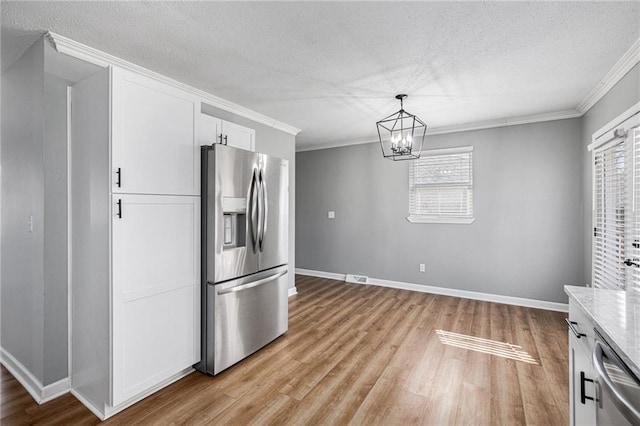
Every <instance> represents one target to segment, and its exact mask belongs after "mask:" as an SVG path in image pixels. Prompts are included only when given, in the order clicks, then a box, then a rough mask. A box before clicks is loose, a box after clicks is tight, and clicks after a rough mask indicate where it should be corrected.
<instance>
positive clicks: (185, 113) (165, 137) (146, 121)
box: [111, 68, 200, 195]
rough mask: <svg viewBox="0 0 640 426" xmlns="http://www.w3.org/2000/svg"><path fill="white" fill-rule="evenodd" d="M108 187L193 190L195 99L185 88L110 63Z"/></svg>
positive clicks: (197, 154) (191, 192)
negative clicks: (110, 185)
mask: <svg viewBox="0 0 640 426" xmlns="http://www.w3.org/2000/svg"><path fill="white" fill-rule="evenodd" d="M112 79H113V80H112V108H111V113H112V132H113V134H112V164H111V167H112V190H113V192H115V193H136V194H167V195H198V193H199V190H200V189H199V188H200V184H199V176H198V173H199V167H198V165H199V159H200V148H199V145H200V144H199V143H198V142H197V140H196V136H195V130H194V129H195V124H196V119H197V115H199V114H200V112H199V109H200V103H199V102H198V101H197V99H196V98H195V97H194V96H192V95H190V94H189V93H186V92H183V91H181V90H178V89H176V88H174V87H171V86H169V85H167V84H164V83H161V82H159V81H155V80H152V79H150V78H147V77H144V76H141V75H137V74H134V73H132V72H128V71H124V70H122V69H118V68H114V69H113V74H112Z"/></svg>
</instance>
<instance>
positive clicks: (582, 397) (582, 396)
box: [580, 371, 593, 404]
mask: <svg viewBox="0 0 640 426" xmlns="http://www.w3.org/2000/svg"><path fill="white" fill-rule="evenodd" d="M584 382H589V383H593V379H587V378H586V377H584V371H581V372H580V402H581V403H583V404H584V403H585V402H586V400H587V399H588V400H590V401H593V397H590V396H587V395H586V393H585V385H584Z"/></svg>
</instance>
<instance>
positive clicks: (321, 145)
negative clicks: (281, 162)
mask: <svg viewBox="0 0 640 426" xmlns="http://www.w3.org/2000/svg"><path fill="white" fill-rule="evenodd" d="M367 143H380V142H379V141H378V139H370V138H366V139H348V140H343V141H338V142H330V143H315V144H313V145H303V146H298V145H297V144H296V152H303V151H317V150H319V149H328V148H340V147H342V146H351V145H364V144H367Z"/></svg>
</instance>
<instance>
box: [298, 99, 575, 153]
mask: <svg viewBox="0 0 640 426" xmlns="http://www.w3.org/2000/svg"><path fill="white" fill-rule="evenodd" d="M581 116H582V114H580V113H579V112H578V111H576V110H574V109H568V110H564V111H556V112H548V113H544V114H533V115H524V116H519V117H511V118H502V119H499V120H488V121H479V122H476V123H469V124H464V125H460V126H446V127H437V128H433V129H430V130H427V136H433V135H444V134H447V133H460V132H469V131H471V130H484V129H493V128H496V127H507V126H518V125H521V124H532V123H541V122H544V121H555V120H566V119H568V118H578V117H581ZM366 143H379V141H378V139H359V140H354V141H350V140H346V141H340V142H333V143H330V144H313V145H307V146H300V147H297V148H296V152H302V151H316V150H319V149H326V148H339V147H343V146H350V145H362V144H366Z"/></svg>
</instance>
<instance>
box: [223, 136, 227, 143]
mask: <svg viewBox="0 0 640 426" xmlns="http://www.w3.org/2000/svg"><path fill="white" fill-rule="evenodd" d="M224 144H225V145H227V135H224Z"/></svg>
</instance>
